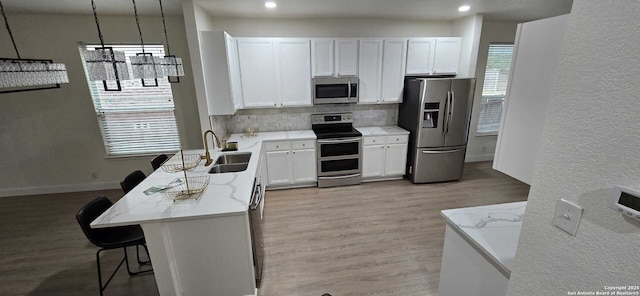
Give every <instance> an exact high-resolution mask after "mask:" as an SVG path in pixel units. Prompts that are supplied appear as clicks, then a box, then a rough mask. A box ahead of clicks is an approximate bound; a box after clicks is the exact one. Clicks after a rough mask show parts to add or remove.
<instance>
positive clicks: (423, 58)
mask: <svg viewBox="0 0 640 296" xmlns="http://www.w3.org/2000/svg"><path fill="white" fill-rule="evenodd" d="M435 48H436V39H435V38H412V39H409V49H408V50H407V72H406V73H407V75H423V74H431V72H432V71H433V56H434V51H435Z"/></svg>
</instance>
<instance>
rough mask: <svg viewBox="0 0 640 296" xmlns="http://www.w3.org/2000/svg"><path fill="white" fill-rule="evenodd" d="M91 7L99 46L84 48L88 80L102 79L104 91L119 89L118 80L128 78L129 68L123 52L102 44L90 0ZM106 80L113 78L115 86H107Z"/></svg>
mask: <svg viewBox="0 0 640 296" xmlns="http://www.w3.org/2000/svg"><path fill="white" fill-rule="evenodd" d="M91 7H92V8H93V17H94V18H95V20H96V27H97V28H98V38H100V47H96V48H95V50H87V49H85V50H84V59H85V64H86V67H87V73H88V75H89V80H92V81H98V80H102V85H103V86H104V90H105V91H121V90H122V86H121V85H120V80H128V79H129V69H128V67H127V61H126V58H125V56H124V52H121V51H114V50H113V48H112V47H105V46H104V38H102V31H101V30H100V22H98V14H97V13H96V4H95V2H93V0H91ZM107 80H115V81H116V85H117V88H115V89H110V88H108V86H107Z"/></svg>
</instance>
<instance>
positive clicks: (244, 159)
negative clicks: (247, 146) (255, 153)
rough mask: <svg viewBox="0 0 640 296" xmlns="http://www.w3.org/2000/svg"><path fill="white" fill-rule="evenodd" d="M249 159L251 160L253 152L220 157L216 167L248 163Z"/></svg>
mask: <svg viewBox="0 0 640 296" xmlns="http://www.w3.org/2000/svg"><path fill="white" fill-rule="evenodd" d="M249 159H251V152H245V153H233V154H224V155H220V157H218V159H217V160H216V163H215V165H219V164H231V163H248V162H249Z"/></svg>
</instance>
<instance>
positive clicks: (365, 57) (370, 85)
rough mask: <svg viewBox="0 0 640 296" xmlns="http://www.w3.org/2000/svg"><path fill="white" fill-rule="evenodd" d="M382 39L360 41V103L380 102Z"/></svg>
mask: <svg viewBox="0 0 640 296" xmlns="http://www.w3.org/2000/svg"><path fill="white" fill-rule="evenodd" d="M382 50H383V40H382V39H362V40H360V62H359V66H358V73H359V75H358V77H359V80H360V83H359V85H358V88H359V89H358V91H359V94H358V101H359V103H365V104H366V103H377V102H380V91H381V84H382Z"/></svg>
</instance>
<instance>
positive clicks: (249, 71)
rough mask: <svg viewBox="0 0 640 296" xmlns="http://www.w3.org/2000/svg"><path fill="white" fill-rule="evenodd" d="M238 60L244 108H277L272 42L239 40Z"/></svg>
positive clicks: (261, 39) (255, 39)
mask: <svg viewBox="0 0 640 296" xmlns="http://www.w3.org/2000/svg"><path fill="white" fill-rule="evenodd" d="M238 58H239V60H240V75H241V83H242V94H243V99H244V106H245V107H249V108H250V107H272V106H276V69H275V62H274V58H273V44H272V40H271V39H268V38H238Z"/></svg>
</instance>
